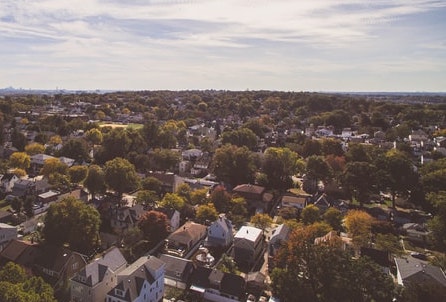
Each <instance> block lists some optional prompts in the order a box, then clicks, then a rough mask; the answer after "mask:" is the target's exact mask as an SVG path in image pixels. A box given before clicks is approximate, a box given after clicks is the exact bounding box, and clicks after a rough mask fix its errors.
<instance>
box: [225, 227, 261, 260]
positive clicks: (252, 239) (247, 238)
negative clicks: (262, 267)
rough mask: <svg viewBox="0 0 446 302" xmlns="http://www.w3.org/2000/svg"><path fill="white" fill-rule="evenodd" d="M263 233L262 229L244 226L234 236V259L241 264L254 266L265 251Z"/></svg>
mask: <svg viewBox="0 0 446 302" xmlns="http://www.w3.org/2000/svg"><path fill="white" fill-rule="evenodd" d="M263 237H264V236H263V233H262V230H261V229H258V228H255V227H251V226H242V227H241V228H240V230H239V231H238V232H237V233H236V234H235V236H234V248H233V253H234V260H235V262H237V264H238V265H239V266H252V265H254V264H255V263H256V261H257V260H258V258H259V257H260V256H261V255H262V252H263V243H264V238H263Z"/></svg>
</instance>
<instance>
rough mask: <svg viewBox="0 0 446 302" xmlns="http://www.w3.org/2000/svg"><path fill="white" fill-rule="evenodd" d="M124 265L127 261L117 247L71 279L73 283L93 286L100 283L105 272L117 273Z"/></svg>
mask: <svg viewBox="0 0 446 302" xmlns="http://www.w3.org/2000/svg"><path fill="white" fill-rule="evenodd" d="M126 264H127V261H126V260H125V258H124V256H123V255H122V253H121V251H120V250H119V249H118V248H117V247H113V248H112V249H110V250H109V251H108V252H106V253H105V254H104V255H103V256H102V257H101V258H98V259H95V260H94V261H93V262H92V263H90V264H88V265H87V266H86V267H85V268H84V269H82V270H81V271H79V272H78V273H77V274H76V275H75V276H74V277H73V281H76V282H79V283H83V284H86V285H89V286H94V285H96V284H98V283H100V282H102V280H103V279H104V276H105V273H106V272H107V270H110V271H112V272H117V271H119V270H120V269H122V268H124V267H125V265H126Z"/></svg>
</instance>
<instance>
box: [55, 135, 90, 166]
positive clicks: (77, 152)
mask: <svg viewBox="0 0 446 302" xmlns="http://www.w3.org/2000/svg"><path fill="white" fill-rule="evenodd" d="M88 151H89V150H88V144H87V142H86V141H85V139H83V138H74V139H69V140H68V141H67V142H66V143H65V144H64V145H63V147H62V149H61V150H60V154H61V155H62V156H66V157H69V158H72V159H74V160H75V161H77V162H78V163H82V162H84V161H87V160H89V159H90V155H89V153H88Z"/></svg>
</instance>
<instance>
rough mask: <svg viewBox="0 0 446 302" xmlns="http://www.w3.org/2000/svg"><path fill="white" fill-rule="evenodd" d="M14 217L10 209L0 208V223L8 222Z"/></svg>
mask: <svg viewBox="0 0 446 302" xmlns="http://www.w3.org/2000/svg"><path fill="white" fill-rule="evenodd" d="M13 219H14V215H13V214H12V213H11V212H10V211H1V210H0V223H9V222H11V221H12V220H13Z"/></svg>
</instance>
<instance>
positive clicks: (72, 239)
mask: <svg viewBox="0 0 446 302" xmlns="http://www.w3.org/2000/svg"><path fill="white" fill-rule="evenodd" d="M44 222H45V226H44V228H43V230H42V233H43V236H44V238H45V242H47V243H49V244H54V245H63V244H65V243H67V244H68V245H69V247H70V248H71V249H73V250H75V251H78V252H81V253H84V254H90V253H91V252H92V251H93V250H94V249H95V248H96V247H97V246H98V245H99V226H100V223H101V220H100V215H99V213H98V211H97V210H96V209H95V208H94V207H92V206H90V205H87V204H85V203H83V202H82V201H80V200H78V199H76V198H74V197H66V198H64V199H63V200H61V201H59V202H57V203H53V204H51V206H50V207H49V209H48V212H47V214H46V215H45V221H44Z"/></svg>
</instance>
